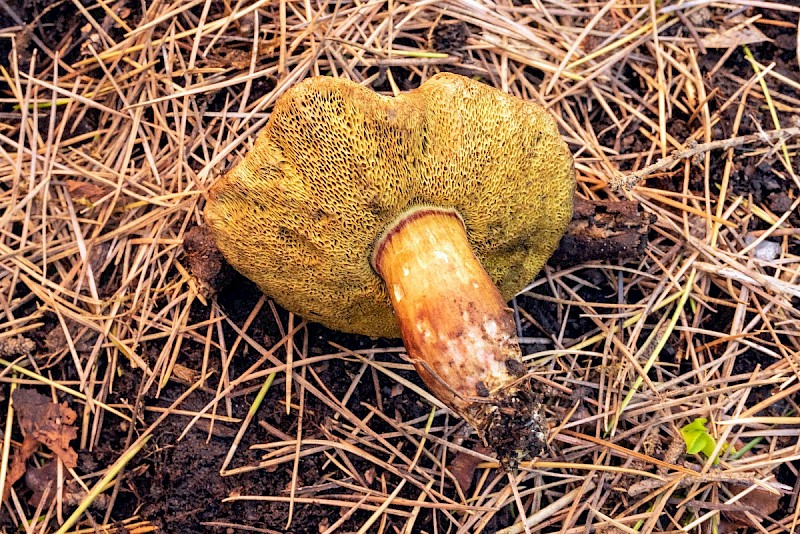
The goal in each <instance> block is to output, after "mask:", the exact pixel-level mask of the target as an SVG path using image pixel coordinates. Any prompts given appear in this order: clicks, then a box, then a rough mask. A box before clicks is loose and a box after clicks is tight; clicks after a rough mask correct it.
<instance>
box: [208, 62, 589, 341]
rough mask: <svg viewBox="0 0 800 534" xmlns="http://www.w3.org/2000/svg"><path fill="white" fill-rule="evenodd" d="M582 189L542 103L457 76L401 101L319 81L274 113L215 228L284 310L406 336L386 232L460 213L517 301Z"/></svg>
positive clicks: (491, 269) (212, 198)
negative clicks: (389, 278)
mask: <svg viewBox="0 0 800 534" xmlns="http://www.w3.org/2000/svg"><path fill="white" fill-rule="evenodd" d="M574 189H575V173H574V166H573V160H572V155H571V154H570V152H569V150H568V148H567V145H566V143H565V142H564V141H563V140H562V139H561V136H560V135H559V133H558V129H557V126H556V122H555V120H554V119H553V117H552V116H551V115H550V114H549V113H548V112H547V111H546V110H545V109H544V108H542V107H541V106H539V105H537V104H535V103H531V102H526V101H523V100H521V99H519V98H516V97H513V96H510V95H508V94H505V93H503V92H501V91H499V90H497V89H494V88H492V87H489V86H487V85H484V84H482V83H480V82H477V81H474V80H471V79H469V78H465V77H463V76H458V75H455V74H449V73H441V74H437V75H436V76H433V77H432V78H430V79H429V80H428V81H426V82H425V83H423V84H422V85H421V86H420V87H419V88H418V89H415V90H413V91H411V92H408V93H403V94H400V95H398V96H396V97H394V98H392V97H384V96H381V95H378V94H376V93H374V92H373V91H371V90H369V89H367V88H365V87H362V86H360V85H358V84H356V83H353V82H350V81H347V80H344V79H338V78H330V77H316V78H309V79H307V80H305V81H303V82H302V83H300V84H298V85H296V86H295V87H293V88H292V89H290V90H289V91H287V92H286V94H285V95H284V96H283V97H282V98H281V99H280V100H279V101H278V102H277V103H276V104H275V109H274V110H273V112H272V115H271V116H270V119H269V121H268V123H267V125H266V127H265V128H264V129H263V130H262V131H261V133H260V134H259V136H258V138H257V139H256V141H255V145H254V146H253V149H252V150H250V151H249V153H248V154H247V156H246V157H245V158H244V159H243V160H242V161H241V162H240V163H239V164H238V165H236V166H235V167H234V168H233V169H231V170H230V171H229V172H228V173H227V174H226V175H225V176H224V177H223V178H222V179H220V180H219V181H218V182H217V183H216V184H215V185H214V186H213V187H212V188H211V190H210V191H209V194H208V201H207V204H206V208H205V217H206V220H207V222H208V225H209V226H210V228H211V231H212V234H213V235H214V238H215V240H216V242H217V245H218V246H219V248H220V250H222V253H223V254H224V255H225V257H226V258H227V260H228V261H229V262H230V263H231V264H232V265H233V266H234V267H235V268H236V269H237V270H239V271H240V272H241V273H242V274H243V275H245V276H246V277H248V278H250V279H251V280H253V281H254V282H255V283H256V284H257V285H258V286H259V287H260V288H261V290H262V291H264V293H266V294H267V295H269V296H271V297H272V298H273V299H275V301H277V302H278V303H279V304H280V305H281V306H283V307H284V308H286V309H288V310H291V311H293V312H295V313H298V314H300V315H301V316H303V317H305V318H306V319H309V320H312V321H317V322H320V323H322V324H324V325H326V326H328V327H329V328H333V329H336V330H341V331H343V332H351V333H357V334H366V335H370V336H384V337H399V335H400V330H399V327H398V325H397V321H396V319H395V317H394V314H393V311H392V305H391V303H390V300H389V297H388V294H387V290H386V288H385V286H384V283H383V280H382V279H381V278H380V276H378V274H377V273H376V272H375V270H374V269H373V268H372V266H371V264H370V258H371V255H372V251H373V248H374V245H375V242H376V240H377V239H378V238H379V237H380V236H381V235H382V232H383V231H384V230H385V229H386V227H387V225H389V224H391V223H392V222H393V221H395V220H397V219H398V218H400V217H401V216H402V214H403V213H405V212H407V211H409V210H413V209H414V208H417V207H420V206H436V207H444V208H451V209H454V210H455V211H456V212H457V213H458V214H459V215H460V216H461V218H462V219H463V221H464V225H465V227H466V229H467V235H468V238H469V241H470V245H471V246H472V249H473V251H474V252H475V255H476V257H477V258H478V260H479V261H480V262H481V263H482V265H483V266H484V268H485V269H486V271H487V273H488V274H489V276H490V277H491V278H492V280H493V281H494V282H495V284H496V285H497V287H498V288H499V289H500V292H501V294H502V295H503V297H504V298H505V299H506V300H508V299H510V298H512V297H513V296H514V295H515V294H516V293H517V292H518V291H520V290H521V289H522V288H523V287H525V285H526V284H528V283H529V282H530V281H531V280H532V279H533V278H534V276H535V275H536V273H538V272H539V269H541V267H542V265H543V264H544V263H545V262H546V261H547V259H548V258H549V257H550V255H551V254H552V252H553V251H554V249H555V248H556V246H557V245H558V241H559V240H560V239H561V236H562V235H563V233H564V231H565V229H566V227H567V224H568V223H569V221H570V219H571V217H572V198H573V193H574Z"/></svg>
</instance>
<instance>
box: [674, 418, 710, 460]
mask: <svg viewBox="0 0 800 534" xmlns="http://www.w3.org/2000/svg"><path fill="white" fill-rule="evenodd" d="M707 422H708V420H707V419H705V418H703V417H698V418H697V419H695V420H694V421H692V422H691V423H689V424H688V425H685V426H684V427H683V428H681V436H682V437H683V441H684V442H685V443H686V452H687V453H688V454H697V453H698V452H702V453H703V454H705V455H706V456H708V457H709V458H710V457H711V454H712V453H713V452H714V448H715V447H716V446H717V444H716V442H715V441H714V438H713V437H712V436H711V434H709V433H708V430H706V423H707Z"/></svg>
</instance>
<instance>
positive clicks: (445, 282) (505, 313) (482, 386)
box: [372, 207, 547, 470]
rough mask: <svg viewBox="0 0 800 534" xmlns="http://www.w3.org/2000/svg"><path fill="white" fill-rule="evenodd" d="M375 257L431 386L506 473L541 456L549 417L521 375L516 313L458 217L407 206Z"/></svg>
mask: <svg viewBox="0 0 800 534" xmlns="http://www.w3.org/2000/svg"><path fill="white" fill-rule="evenodd" d="M372 261H373V266H374V268H375V270H376V271H377V272H378V274H379V275H380V276H381V277H382V278H383V280H384V282H385V283H386V288H387V290H388V293H389V296H390V299H391V302H392V306H393V307H394V311H395V313H396V315H397V320H398V322H399V324H400V330H401V332H402V335H403V342H404V343H405V347H406V350H407V351H408V355H409V357H410V358H411V360H412V361H413V362H414V366H415V367H416V369H417V372H418V373H419V374H420V376H421V377H422V379H423V381H424V382H425V384H426V385H427V386H428V388H429V389H430V390H431V391H432V392H433V393H434V394H435V395H436V396H437V397H438V398H439V400H441V401H442V402H444V403H445V404H446V405H447V406H449V407H450V408H452V409H453V410H454V411H455V412H456V413H457V414H459V415H460V416H461V417H463V418H464V419H465V420H467V422H469V423H470V424H471V425H472V426H473V427H475V429H476V430H477V431H478V433H479V435H480V437H481V439H482V440H483V441H484V443H485V444H486V445H487V446H489V447H491V448H492V449H494V451H495V452H496V453H497V456H498V458H499V460H500V461H501V463H502V464H503V465H504V466H505V467H506V468H507V469H510V470H514V469H515V468H516V466H517V464H518V463H519V461H520V460H521V459H524V458H530V457H533V456H536V455H538V454H540V453H541V452H542V451H543V450H544V447H545V442H546V436H547V434H546V431H545V426H544V416H543V411H542V407H541V403H540V402H539V400H538V399H537V397H536V395H534V394H533V392H532V390H531V384H530V379H528V378H526V377H525V365H524V364H523V363H522V353H521V351H520V348H519V344H518V342H517V339H516V333H515V325H514V318H513V313H512V311H511V310H510V309H509V308H508V306H506V303H505V302H504V301H503V298H502V296H501V295H500V291H499V290H498V289H497V287H496V286H495V285H494V283H493V282H492V280H491V278H490V277H489V275H488V274H487V273H486V271H485V270H484V268H483V266H482V265H481V264H480V262H479V261H478V260H477V258H476V257H475V255H474V253H473V252H472V249H471V247H470V244H469V241H468V240H467V234H466V230H465V228H464V223H463V221H462V219H461V217H460V216H459V215H458V213H457V212H456V211H455V210H451V209H442V208H430V207H420V208H416V209H413V210H410V211H408V212H406V213H405V214H403V215H402V216H401V217H400V218H398V219H397V220H395V222H393V223H392V224H391V225H390V226H389V227H388V228H387V229H386V230H385V231H384V233H383V235H382V236H381V238H380V239H379V240H378V242H377V243H376V245H375V249H374V253H373V257H372Z"/></svg>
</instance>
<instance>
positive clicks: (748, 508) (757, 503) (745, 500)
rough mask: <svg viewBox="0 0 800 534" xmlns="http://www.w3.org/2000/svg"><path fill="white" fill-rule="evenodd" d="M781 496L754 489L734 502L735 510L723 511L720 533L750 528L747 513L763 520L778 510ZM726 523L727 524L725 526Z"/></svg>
mask: <svg viewBox="0 0 800 534" xmlns="http://www.w3.org/2000/svg"><path fill="white" fill-rule="evenodd" d="M780 499H781V496H780V495H779V494H775V493H772V492H769V491H767V490H763V489H755V490H753V491H751V492H750V493H748V494H747V495H745V496H744V497H742V498H741V499H739V500H738V501H736V506H737V508H739V509H737V510H724V511H723V512H722V517H723V521H722V522H721V524H720V532H733V531H735V530H736V529H739V528H752V527H753V522H752V521H751V520H750V519H749V518H748V517H747V513H746V512H749V513H750V514H751V515H753V516H755V517H756V518H758V519H763V518H765V517H767V516H768V515H770V514H772V513H774V512H775V510H777V509H778V501H780ZM725 523H727V524H725Z"/></svg>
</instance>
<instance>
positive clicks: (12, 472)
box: [0, 436, 38, 502]
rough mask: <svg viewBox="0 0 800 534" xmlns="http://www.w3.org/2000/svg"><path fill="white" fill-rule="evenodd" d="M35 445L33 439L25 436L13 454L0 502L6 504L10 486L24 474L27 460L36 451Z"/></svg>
mask: <svg viewBox="0 0 800 534" xmlns="http://www.w3.org/2000/svg"><path fill="white" fill-rule="evenodd" d="M37 445H38V443H37V442H36V440H35V439H33V438H30V437H28V436H26V437H25V439H24V440H23V441H22V446H21V447H20V448H19V449H17V450H16V451H15V452H14V457H13V458H11V463H10V465H9V466H8V472H7V473H6V483H5V485H4V486H3V495H2V496H0V502H6V499H7V498H8V496H9V495H10V494H11V486H13V485H14V484H15V483H16V482H17V480H19V479H20V478H22V475H24V474H25V466H26V465H27V463H28V458H30V457H31V456H32V455H33V453H34V452H35V451H36V446H37Z"/></svg>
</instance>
